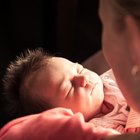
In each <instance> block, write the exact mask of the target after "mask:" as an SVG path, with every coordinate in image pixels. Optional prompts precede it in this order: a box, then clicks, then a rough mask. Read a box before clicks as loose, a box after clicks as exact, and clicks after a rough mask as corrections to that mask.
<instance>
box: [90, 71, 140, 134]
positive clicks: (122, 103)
mask: <svg viewBox="0 0 140 140" xmlns="http://www.w3.org/2000/svg"><path fill="white" fill-rule="evenodd" d="M112 76H113V75H112V71H111V70H109V71H108V72H106V73H104V74H103V75H102V76H101V78H102V81H103V83H104V92H105V99H104V101H105V102H107V103H109V104H111V105H112V106H113V108H114V109H113V110H112V111H111V112H110V113H108V114H106V115H102V116H100V117H96V118H93V119H91V120H90V122H92V123H93V124H94V125H96V126H102V127H104V128H112V129H115V130H117V131H119V132H120V133H124V132H127V130H128V129H131V128H133V132H135V131H134V130H135V128H137V127H138V128H140V113H138V112H136V111H134V110H133V109H132V108H131V107H128V104H127V101H126V100H125V98H124V96H123V95H122V93H121V91H120V90H119V88H118V86H117V84H116V81H115V79H114V78H112ZM129 109H130V111H129Z"/></svg>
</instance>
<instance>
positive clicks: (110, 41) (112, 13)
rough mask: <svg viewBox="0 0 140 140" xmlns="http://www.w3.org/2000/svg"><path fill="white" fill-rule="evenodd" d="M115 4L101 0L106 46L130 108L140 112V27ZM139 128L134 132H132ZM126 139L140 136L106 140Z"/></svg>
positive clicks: (100, 14)
mask: <svg viewBox="0 0 140 140" xmlns="http://www.w3.org/2000/svg"><path fill="white" fill-rule="evenodd" d="M114 1H115V0H100V4H99V5H100V6H99V16H100V19H101V22H102V25H103V33H102V47H103V51H104V55H105V58H106V60H107V61H108V63H109V65H110V67H111V68H112V70H113V73H114V75H115V78H116V81H117V83H118V85H119V88H120V89H121V91H122V93H123V95H124V96H125V98H126V99H127V101H128V103H129V104H130V106H131V107H133V108H134V109H136V110H137V111H139V112H140V101H139V99H140V95H139V93H140V88H139V87H140V61H139V60H140V27H139V23H137V21H136V20H135V18H134V17H133V16H132V15H123V14H120V13H117V10H118V9H115V8H116V7H113V4H112V3H113V2H114ZM116 1H117V0H116ZM114 3H115V2H114ZM119 12H122V11H119ZM119 14H120V15H121V17H120V15H119ZM120 22H121V23H120ZM139 129H140V128H136V129H130V130H129V132H131V133H133V131H134V130H139ZM124 139H127V140H133V139H135V140H139V139H140V134H123V135H120V136H115V137H110V138H106V139H105V140H124Z"/></svg>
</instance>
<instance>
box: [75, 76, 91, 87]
mask: <svg viewBox="0 0 140 140" xmlns="http://www.w3.org/2000/svg"><path fill="white" fill-rule="evenodd" d="M73 84H74V85H75V86H80V87H85V86H86V85H87V84H90V85H92V82H91V81H90V80H89V78H88V77H87V76H85V75H78V76H75V77H74V78H73Z"/></svg>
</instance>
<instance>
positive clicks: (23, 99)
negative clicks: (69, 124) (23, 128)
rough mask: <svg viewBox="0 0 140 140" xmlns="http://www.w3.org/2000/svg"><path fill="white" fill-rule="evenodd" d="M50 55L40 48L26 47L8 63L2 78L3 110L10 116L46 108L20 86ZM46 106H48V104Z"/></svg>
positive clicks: (13, 116) (45, 63)
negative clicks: (31, 48) (30, 48)
mask: <svg viewBox="0 0 140 140" xmlns="http://www.w3.org/2000/svg"><path fill="white" fill-rule="evenodd" d="M52 57H53V56H52V55H50V54H48V53H46V52H45V51H44V50H43V49H42V48H37V49H34V50H29V49H27V50H26V51H24V53H22V54H21V55H20V56H18V57H17V58H16V60H14V61H13V62H11V63H10V64H9V66H8V67H7V71H6V74H5V76H4V78H3V84H4V98H5V111H6V113H7V114H8V116H9V117H10V118H16V117H20V116H23V115H28V114H34V113H39V112H41V111H44V110H45V109H47V108H46V107H45V108H44V105H43V103H42V104H41V103H37V102H36V101H34V100H32V98H31V97H30V91H28V90H26V89H25V90H24V87H22V86H23V83H24V81H25V80H26V79H27V78H29V77H30V76H31V75H33V74H34V73H36V72H38V71H39V70H41V69H42V68H43V67H44V66H46V65H47V62H49V59H50V58H52ZM21 89H22V90H21ZM21 92H22V94H21ZM48 108H50V106H49V104H48Z"/></svg>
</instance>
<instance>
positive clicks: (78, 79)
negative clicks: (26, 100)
mask: <svg viewBox="0 0 140 140" xmlns="http://www.w3.org/2000/svg"><path fill="white" fill-rule="evenodd" d="M36 78H37V80H36V84H35V88H34V90H35V92H36V91H39V94H40V95H41V96H42V99H43V100H47V101H49V102H50V103H51V104H52V105H53V106H54V107H66V108H69V109H71V110H72V111H73V112H81V113H83V115H84V116H85V118H86V119H88V118H90V117H91V115H92V116H93V115H95V114H97V113H98V112H99V110H100V108H101V105H102V102H103V99H104V93H103V84H102V81H101V79H100V77H99V76H98V75H97V74H96V73H94V72H92V71H90V70H88V69H86V68H83V66H82V65H80V64H78V63H73V62H71V61H69V60H67V59H64V58H61V57H53V58H51V59H50V61H49V64H48V65H47V66H46V69H44V70H42V71H41V72H40V73H39V74H38V75H37V77H36Z"/></svg>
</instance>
